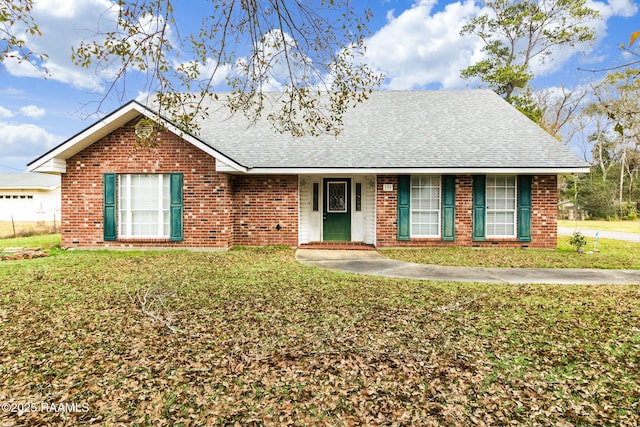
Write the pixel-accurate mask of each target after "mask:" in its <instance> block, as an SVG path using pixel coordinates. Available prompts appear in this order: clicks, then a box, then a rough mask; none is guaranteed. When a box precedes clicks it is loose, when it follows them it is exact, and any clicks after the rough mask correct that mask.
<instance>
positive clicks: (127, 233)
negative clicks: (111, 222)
mask: <svg viewBox="0 0 640 427" xmlns="http://www.w3.org/2000/svg"><path fill="white" fill-rule="evenodd" d="M134 175H152V176H157V179H158V182H157V184H158V188H157V191H158V202H159V203H158V206H157V207H156V209H145V211H150V212H155V213H156V215H157V218H159V219H160V221H158V223H157V226H158V229H157V231H158V232H157V234H145V235H133V234H132V229H133V209H132V208H131V205H132V203H131V200H132V199H131V177H132V176H134ZM117 177H118V185H117V190H118V193H117V197H116V212H117V219H116V223H117V232H118V235H117V237H118V238H119V239H130V240H137V239H140V240H145V239H169V238H170V237H171V200H170V198H171V174H168V173H125V174H117ZM165 177H166V179H167V180H168V189H167V191H168V194H166V195H165V194H164V191H163V189H164V179H165ZM123 179H125V180H126V184H125V185H124V187H123V183H122V180H123ZM123 189H124V190H125V191H126V194H125V196H124V197H126V199H127V209H126V210H125V211H124V215H125V216H126V220H125V221H122V215H123V209H122V207H121V201H122V197H123V195H122V191H123ZM166 197H169V203H168V204H167V206H166V207H165V206H164V205H163V204H164V200H165V198H166ZM165 213H168V215H169V232H168V233H166V234H165V232H164V227H165V222H164V214H165Z"/></svg>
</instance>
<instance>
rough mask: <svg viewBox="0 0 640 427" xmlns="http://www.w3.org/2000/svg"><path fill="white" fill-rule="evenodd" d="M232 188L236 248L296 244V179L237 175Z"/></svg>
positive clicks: (288, 176)
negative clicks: (240, 246)
mask: <svg viewBox="0 0 640 427" xmlns="http://www.w3.org/2000/svg"><path fill="white" fill-rule="evenodd" d="M232 188H233V200H234V212H235V215H234V221H233V243H234V244H235V245H242V246H260V245H287V246H296V245H297V244H298V176H297V175H286V176H269V175H261V176H253V175H236V176H233V178H232ZM278 225H279V226H280V227H278Z"/></svg>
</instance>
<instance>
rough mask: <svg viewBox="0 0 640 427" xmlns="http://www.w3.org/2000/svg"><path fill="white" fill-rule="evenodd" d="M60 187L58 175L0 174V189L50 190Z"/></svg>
mask: <svg viewBox="0 0 640 427" xmlns="http://www.w3.org/2000/svg"><path fill="white" fill-rule="evenodd" d="M59 185H60V175H49V174H44V173H0V189H3V190H17V189H36V188H37V189H50V188H55V187H57V186H59Z"/></svg>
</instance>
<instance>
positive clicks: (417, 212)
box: [411, 175, 440, 236]
mask: <svg viewBox="0 0 640 427" xmlns="http://www.w3.org/2000/svg"><path fill="white" fill-rule="evenodd" d="M411 234H412V235H413V236H438V235H439V234H440V177H439V176H422V175H414V176H412V177H411Z"/></svg>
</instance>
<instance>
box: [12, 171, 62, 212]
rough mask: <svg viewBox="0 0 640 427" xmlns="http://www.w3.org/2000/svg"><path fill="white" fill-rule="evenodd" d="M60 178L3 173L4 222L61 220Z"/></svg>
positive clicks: (43, 174)
mask: <svg viewBox="0 0 640 427" xmlns="http://www.w3.org/2000/svg"><path fill="white" fill-rule="evenodd" d="M60 200H61V198H60V175H50V174H45V173H12V174H9V173H3V174H0V221H11V219H12V217H13V221H15V222H27V221H29V222H31V221H36V222H37V221H45V222H48V223H49V222H52V221H54V219H55V220H56V221H60Z"/></svg>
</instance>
